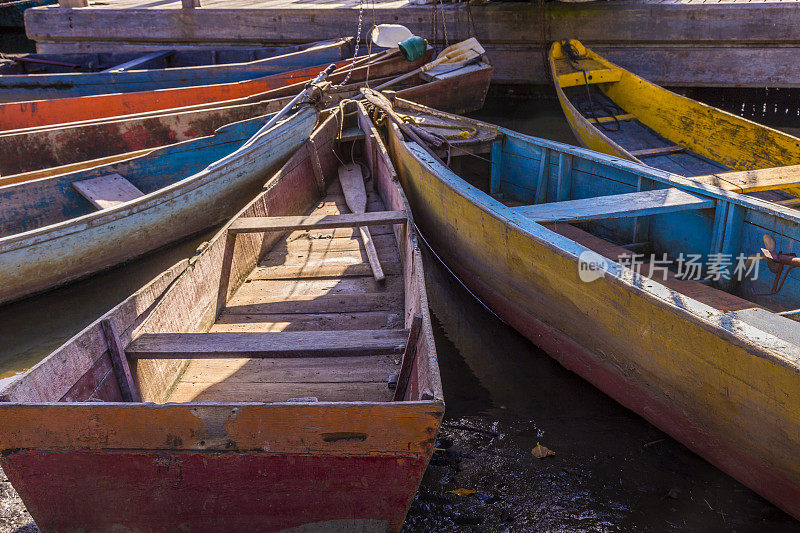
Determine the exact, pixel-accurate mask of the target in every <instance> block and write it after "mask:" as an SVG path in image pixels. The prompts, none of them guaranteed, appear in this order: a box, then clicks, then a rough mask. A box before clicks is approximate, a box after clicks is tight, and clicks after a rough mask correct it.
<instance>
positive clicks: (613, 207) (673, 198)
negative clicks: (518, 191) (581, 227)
mask: <svg viewBox="0 0 800 533" xmlns="http://www.w3.org/2000/svg"><path fill="white" fill-rule="evenodd" d="M712 207H714V200H711V199H708V198H704V197H702V196H697V195H694V194H691V193H688V192H685V191H682V190H680V189H676V188H669V189H657V190H654V191H642V192H633V193H626V194H613V195H609V196H597V197H594V198H583V199H580V200H567V201H565V202H551V203H547V204H536V205H526V206H522V207H515V208H513V209H514V211H516V212H517V213H519V214H521V215H523V216H526V217H528V218H531V219H533V220H535V221H536V222H540V223H543V222H566V221H573V222H575V221H579V220H597V219H604V218H624V217H638V216H645V215H661V214H664V213H673V212H677V211H685V210H690V209H710V208H712Z"/></svg>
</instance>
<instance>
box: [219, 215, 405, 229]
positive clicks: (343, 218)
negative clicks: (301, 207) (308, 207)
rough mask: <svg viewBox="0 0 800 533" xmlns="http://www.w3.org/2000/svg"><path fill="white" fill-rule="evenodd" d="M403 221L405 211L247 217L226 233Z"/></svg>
mask: <svg viewBox="0 0 800 533" xmlns="http://www.w3.org/2000/svg"><path fill="white" fill-rule="evenodd" d="M405 221H406V213H405V211H373V212H370V213H347V214H344V215H307V216H291V217H248V218H240V219H238V220H237V221H236V222H234V223H233V224H231V226H230V228H229V230H228V231H230V232H231V233H260V232H264V231H287V230H302V229H328V228H352V227H358V226H381V225H384V224H400V223H403V222H405Z"/></svg>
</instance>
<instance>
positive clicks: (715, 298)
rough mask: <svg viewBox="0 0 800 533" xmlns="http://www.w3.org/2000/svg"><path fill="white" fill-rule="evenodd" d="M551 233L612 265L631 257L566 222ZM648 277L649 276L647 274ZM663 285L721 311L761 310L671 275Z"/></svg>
mask: <svg viewBox="0 0 800 533" xmlns="http://www.w3.org/2000/svg"><path fill="white" fill-rule="evenodd" d="M546 227H547V229H549V230H552V231H554V232H556V233H558V234H559V235H563V236H564V237H567V238H569V239H571V240H573V241H575V242H577V243H579V244H582V245H583V246H585V247H587V248H589V249H590V250H592V251H593V252H595V253H598V254H600V255H602V256H603V257H607V258H608V259H611V260H612V261H618V260H619V258H620V257H624V256H627V257H630V255H631V251H630V250H628V249H627V248H624V247H622V246H619V245H617V244H614V243H612V242H609V241H607V240H605V239H602V238H600V237H597V236H596V235H592V234H591V233H589V232H587V231H584V230H582V229H580V228H578V227H575V226H573V225H572V224H565V223H562V222H559V223H554V224H546ZM644 274H646V272H644ZM655 281H657V282H658V283H661V284H662V285H665V286H667V287H669V288H670V289H673V290H675V291H678V292H679V293H681V294H683V295H684V296H688V297H689V298H693V299H695V300H697V301H699V302H702V303H704V304H706V305H709V306H711V307H714V308H715V309H719V310H720V311H723V312H726V313H727V312H731V311H741V310H742V309H752V308H757V307H758V306H757V305H756V304H754V303H753V302H750V301H748V300H745V299H744V298H740V297H738V296H736V295H734V294H730V293H728V292H725V291H721V290H719V289H715V288H714V287H710V286H708V285H705V284H703V283H699V282H697V281H692V280H684V279H679V278H677V277H675V274H673V273H672V272H669V271H668V272H667V274H666V279H662V277H661V276H657V279H656V280H655Z"/></svg>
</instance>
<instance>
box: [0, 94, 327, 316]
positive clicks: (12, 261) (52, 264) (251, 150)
mask: <svg viewBox="0 0 800 533" xmlns="http://www.w3.org/2000/svg"><path fill="white" fill-rule="evenodd" d="M268 119H269V117H258V118H255V119H251V120H249V121H244V122H238V123H235V124H230V125H228V126H225V127H223V128H220V129H219V130H218V131H217V132H216V133H215V134H214V135H213V136H210V137H204V138H201V139H195V140H192V141H186V142H183V143H178V144H174V145H171V146H168V147H165V148H161V149H158V150H154V151H152V152H150V153H149V154H146V155H144V156H140V157H136V158H133V159H128V160H123V161H120V162H118V163H113V164H110V165H105V166H101V167H94V168H90V169H87V170H81V171H78V172H72V173H69V174H60V175H57V176H51V177H47V178H41V179H37V180H32V181H26V182H23V183H19V184H14V185H6V186H0V204H2V206H3V210H2V213H0V276H2V278H3V284H2V285H1V286H0V303H4V302H8V301H10V300H15V299H18V298H22V297H24V296H28V295H30V294H33V293H36V292H40V291H43V290H46V289H50V288H52V287H54V286H56V285H59V284H62V283H66V282H68V281H72V280H75V279H78V278H81V277H84V276H87V275H90V274H93V273H95V272H98V271H100V270H103V269H105V268H109V267H111V266H114V265H116V264H119V263H121V262H123V261H126V260H128V259H132V258H134V257H136V256H138V255H141V254H144V253H146V252H149V251H152V250H155V249H157V248H159V247H161V246H164V245H166V244H168V243H170V242H173V241H176V240H178V239H181V238H182V237H185V236H188V235H191V234H193V233H196V232H198V231H201V230H203V229H205V228H208V227H210V226H212V225H214V224H216V223H218V222H220V221H222V220H224V218H225V217H228V216H230V215H231V213H235V212H236V210H237V209H239V208H240V207H241V206H242V205H243V204H244V202H246V201H247V199H248V198H251V197H252V195H253V193H254V192H255V191H256V190H257V189H258V187H259V186H260V185H261V184H263V183H264V180H265V179H266V177H267V176H268V175H269V172H272V171H274V170H275V169H276V168H277V167H278V166H279V165H280V164H281V163H283V161H284V160H285V159H286V158H287V157H289V156H290V155H291V154H292V153H293V152H294V151H295V150H296V149H297V148H298V147H299V146H300V145H301V144H302V143H303V142H304V141H305V140H306V139H307V138H308V136H309V134H310V133H311V131H312V130H313V128H314V126H315V125H316V122H317V109H316V107H315V106H313V105H308V104H303V106H301V109H300V110H299V111H298V112H297V113H295V114H294V115H293V116H292V117H290V118H288V119H286V120H284V121H283V122H282V123H280V124H279V125H277V126H275V127H273V128H270V130H269V131H262V128H263V127H264V126H265V125H266V124H267V122H268Z"/></svg>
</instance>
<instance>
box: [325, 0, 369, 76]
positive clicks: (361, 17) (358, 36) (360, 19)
mask: <svg viewBox="0 0 800 533" xmlns="http://www.w3.org/2000/svg"><path fill="white" fill-rule="evenodd" d="M363 21H364V0H360V1H359V3H358V30H356V47H355V50H354V51H353V61H351V62H350V70H349V71H347V76H345V78H344V79H343V80H342V83H339V84H338V85H333V86H332V87H342V86H344V85H345V84H346V83H347V82H348V81H350V76H352V75H353V68H354V67H355V66H356V58H357V57H358V48H359V46H361V24H362V22H363Z"/></svg>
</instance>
